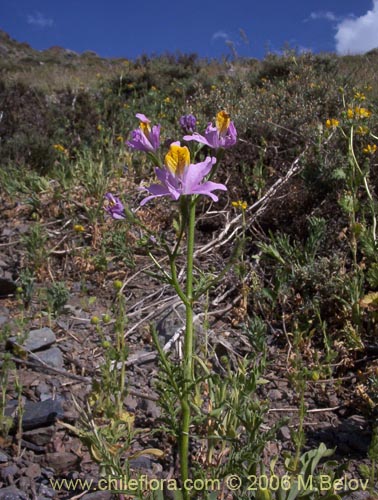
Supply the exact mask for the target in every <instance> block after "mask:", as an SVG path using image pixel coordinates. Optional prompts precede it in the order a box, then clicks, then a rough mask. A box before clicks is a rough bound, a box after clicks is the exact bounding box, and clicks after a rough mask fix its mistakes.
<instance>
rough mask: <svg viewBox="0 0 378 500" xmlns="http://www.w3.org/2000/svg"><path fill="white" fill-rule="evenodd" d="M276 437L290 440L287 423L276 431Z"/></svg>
mask: <svg viewBox="0 0 378 500" xmlns="http://www.w3.org/2000/svg"><path fill="white" fill-rule="evenodd" d="M278 437H279V439H280V440H281V441H290V439H291V433H290V429H289V427H288V426H287V425H284V426H283V427H281V429H280V430H279V431H278Z"/></svg>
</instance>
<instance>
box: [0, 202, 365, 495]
mask: <svg viewBox="0 0 378 500" xmlns="http://www.w3.org/2000/svg"><path fill="white" fill-rule="evenodd" d="M3 201H4V203H3V208H2V212H1V218H2V222H1V228H0V268H1V269H0V272H1V274H0V278H1V279H2V282H1V288H0V289H1V295H2V296H1V298H0V323H1V325H2V327H3V328H4V327H6V328H8V333H9V335H10V336H15V337H16V340H14V341H13V342H12V341H11V342H9V341H8V342H7V343H5V342H4V343H3V345H2V349H3V350H4V352H7V353H8V355H9V356H10V357H11V360H12V361H13V363H14V367H15V368H11V369H10V370H9V372H8V374H9V379H8V380H7V381H5V380H3V384H6V385H3V390H5V391H6V413H7V415H9V417H10V418H11V419H13V424H12V427H11V429H10V431H9V433H4V432H3V437H2V438H0V445H1V450H0V500H1V499H5V498H7V499H18V498H20V499H23V498H25V499H28V498H30V499H38V500H42V499H47V498H62V499H63V498H82V499H83V500H89V499H92V500H94V499H97V500H100V499H110V498H113V497H112V496H111V494H110V493H108V492H99V491H94V490H93V491H85V490H84V491H83V490H80V489H76V490H75V491H73V490H72V491H69V492H68V491H67V490H64V489H62V490H61V491H54V490H53V488H52V486H51V482H50V480H51V479H64V478H66V479H72V480H76V479H78V478H82V479H93V480H94V484H96V481H98V479H99V477H100V470H99V467H98V465H97V464H96V462H95V460H94V458H93V454H91V453H90V451H89V449H88V447H87V446H86V445H85V444H84V443H83V442H82V440H80V439H79V437H77V436H76V435H75V433H74V432H72V430H71V429H70V428H69V427H67V424H68V425H71V426H74V427H77V428H80V425H81V422H80V411H81V410H83V409H84V410H85V409H88V408H90V407H89V406H88V397H89V395H90V394H91V390H92V389H93V383H94V381H95V380H99V377H100V372H101V367H102V366H103V364H104V339H105V340H107V341H108V342H110V343H111V344H114V342H115V338H114V321H115V319H114V315H112V313H111V311H112V310H113V308H114V303H115V292H114V288H113V283H114V280H121V281H122V283H123V284H124V287H123V293H124V296H125V299H126V313H127V318H128V323H127V325H126V326H125V338H126V341H127V345H128V348H129V357H128V362H127V383H128V388H129V393H128V396H127V398H126V400H125V410H126V411H127V413H128V414H130V415H133V416H134V418H135V425H136V426H137V427H138V428H141V429H151V428H152V429H153V428H155V427H156V426H157V422H158V421H159V416H160V409H159V405H158V401H157V397H158V396H157V393H156V391H155V386H154V380H155V379H156V373H157V369H158V366H157V360H156V351H155V348H154V346H153V342H152V339H151V334H150V326H149V325H150V324H151V323H153V324H155V325H156V327H157V330H158V333H159V335H160V338H161V340H162V342H163V343H164V344H166V343H167V342H169V339H170V338H172V336H176V337H177V338H178V340H177V341H175V342H173V343H172V347H171V349H172V350H175V349H176V348H177V346H178V343H179V338H180V336H179V335H176V334H177V332H179V331H180V329H181V328H182V326H183V324H184V316H183V310H182V306H180V301H178V300H177V298H176V297H175V295H174V294H173V293H172V291H171V289H170V288H169V286H168V285H162V284H161V283H160V282H159V281H158V280H157V279H155V278H154V277H151V276H150V275H147V274H145V273H143V272H141V271H142V270H146V269H147V270H151V268H150V267H149V266H151V261H150V259H149V257H148V256H147V255H146V252H145V250H144V249H140V250H138V249H136V250H135V251H136V253H135V255H134V261H135V267H134V268H130V267H128V266H127V265H126V264H124V263H122V262H120V261H116V260H108V262H107V266H106V269H101V268H100V269H99V268H98V267H97V268H96V266H95V265H94V264H93V261H90V260H87V261H85V259H83V258H82V254H80V253H79V252H75V251H74V250H75V248H76V247H79V246H87V247H88V248H89V249H90V251H93V252H96V251H98V248H99V241H100V239H101V235H102V230H103V226H101V224H99V225H97V226H93V225H92V226H91V225H90V224H89V222H88V221H87V220H85V216H84V215H83V213H81V218H82V221H83V226H84V228H85V230H84V232H83V233H80V234H78V233H75V231H74V230H73V229H72V223H70V222H69V220H70V219H69V217H68V216H64V217H61V218H56V214H54V206H53V203H52V202H51V201H50V200H47V201H45V205H44V206H43V207H42V209H40V210H39V216H38V218H39V223H40V224H42V226H43V227H44V228H45V229H46V231H47V232H48V235H49V240H48V247H49V249H50V251H49V256H48V258H47V259H46V260H45V261H44V262H43V263H41V265H40V266H39V268H38V269H37V273H36V274H37V279H36V281H35V284H34V286H35V291H34V294H33V297H32V299H31V301H30V303H29V304H24V302H23V300H22V299H20V297H19V296H18V295H17V290H16V288H17V286H19V276H20V271H21V270H22V269H24V268H25V267H26V266H27V256H26V255H25V248H24V247H23V245H22V244H21V243H20V242H21V241H22V237H23V235H25V234H28V232H29V230H30V228H31V226H32V225H33V224H35V218H33V217H34V216H33V213H35V212H33V210H32V209H31V207H30V206H29V205H18V204H14V203H13V202H12V201H11V200H9V199H4V200H3ZM78 210H79V209H78ZM162 213H163V212H162ZM142 215H143V216H144V219H145V221H147V222H148V221H150V223H151V220H152V221H153V224H160V227H161V228H162V229H164V228H165V227H166V226H167V225H168V224H167V223H166V221H165V220H164V217H163V215H160V216H159V217H161V220H160V221H159V220H157V216H156V214H154V213H153V211H152V210H147V209H146V211H145V212H144V213H142ZM214 217H215V216H214ZM212 220H213V221H215V224H213V225H211V224H210V225H208V224H204V223H203V224H202V225H201V223H199V225H198V238H197V245H202V244H203V243H205V242H208V241H210V239H211V238H212V236H213V234H214V231H215V230H216V229H215V228H216V227H218V221H217V220H216V218H215V219H214V218H213V219H212ZM111 223H113V222H112V221H109V220H107V221H106V223H105V224H111ZM165 225H166V226H165ZM136 237H137V235H135V234H134V233H133V232H132V230H131V232H130V238H131V240H132V239H133V238H136ZM226 253H227V252H226ZM160 257H162V254H160V255H159V251H158V258H160ZM223 259H224V256H223V255H221V253H220V252H217V251H216V252H213V254H212V253H209V254H207V255H206V256H202V257H201V265H202V266H205V267H206V266H207V267H208V268H212V269H216V268H218V269H219V268H222V263H223V265H224V260H223ZM63 280H64V281H65V283H66V286H67V288H68V289H69V292H70V294H69V299H68V302H67V304H66V305H65V307H64V308H63V309H62V310H61V312H59V314H57V315H55V316H54V315H52V316H51V315H48V314H47V313H46V312H43V310H45V311H46V308H44V307H43V304H42V307H41V300H42V299H41V298H40V296H39V294H38V290H42V289H43V287H45V286H46V283H50V282H53V281H63ZM241 301H242V298H241V295H240V292H239V291H238V287H237V286H235V278H234V277H233V276H232V275H231V274H228V275H227V276H226V277H225V279H224V280H223V281H222V284H221V285H219V286H218V288H217V289H216V290H215V291H213V292H212V294H211V297H210V299H209V307H208V309H209V316H208V318H207V319H208V322H209V326H208V332H209V338H210V340H209V341H210V342H211V344H212V347H213V348H214V352H218V354H219V357H220V356H221V355H222V353H227V354H229V356H230V358H232V359H237V357H238V356H243V355H245V354H247V353H248V349H249V348H248V345H247V344H246V342H245V339H243V335H242V329H241V326H240V325H241V323H242V319H243V314H245V311H243V307H242V306H243V304H242V302H241ZM25 306H26V307H25ZM41 310H42V313H41ZM195 312H196V313H197V314H200V313H201V304H198V305H197V306H196V311H195ZM105 314H110V320H109V321H108V322H107V323H106V322H104V321H103V320H102V319H103V317H104V315H105ZM94 317H97V318H99V319H100V326H101V334H100V329H99V324H98V323H97V324H96V320H93V318H94ZM200 320H201V318H200ZM42 328H45V329H47V330H44V332H45V333H46V332H49V334H48V335H47V333H46V335H45V337H49V335H50V333H51V332H52V334H53V337H49V339H48V340H46V343H45V344H44V343H43V342H42V345H39V346H38V347H37V348H35V347H33V348H29V349H26V348H20V347H18V341H17V334H18V333H19V332H20V331H23V332H25V333H29V332H33V331H35V330H37V331H38V330H40V329H42ZM198 332H199V335H201V328H198ZM33 335H35V334H30V336H31V337H33ZM42 336H43V335H42ZM266 342H267V346H268V349H267V353H268V360H267V369H266V372H265V373H264V374H263V378H264V380H265V384H264V385H263V386H261V390H260V397H261V399H262V400H266V401H267V402H268V404H269V411H268V412H267V413H266V415H265V420H264V423H263V429H269V428H272V426H274V425H275V424H276V423H277V422H279V424H278V433H277V438H276V439H275V440H274V441H272V442H270V443H269V444H268V446H267V449H266V451H265V456H264V460H265V462H266V463H268V462H269V461H270V460H271V459H272V458H273V457H274V456H275V455H279V456H281V457H282V456H283V453H284V452H285V451H293V442H292V437H291V431H292V429H295V428H296V426H297V424H298V394H297V392H296V391H295V390H294V388H293V385H292V384H291V382H290V373H289V368H288V367H289V364H288V359H289V356H290V352H289V346H288V344H287V342H286V341H285V335H284V333H283V332H282V331H281V330H279V329H278V328H274V325H270V328H269V329H268V336H267V339H266ZM367 362H369V354H367V353H361V354H358V355H356V356H355V357H354V359H351V360H350V362H349V366H348V365H347V364H345V366H343V367H340V369H339V370H338V371H337V372H335V373H337V375H336V376H335V375H334V376H333V377H332V378H330V379H322V380H314V381H312V382H310V383H307V385H306V391H305V406H306V410H307V413H306V417H305V421H304V429H305V433H306V449H311V448H314V447H317V446H319V445H320V443H322V442H323V443H325V444H326V445H327V447H329V448H335V453H334V455H333V457H332V458H333V459H334V460H336V461H337V462H339V463H345V464H346V465H347V470H348V473H349V475H350V477H358V478H359V477H360V475H359V466H360V465H361V464H369V461H368V459H367V451H368V447H369V444H370V441H371V424H372V422H371V421H369V414H368V413H367V412H365V410H364V408H363V406H361V404H360V402H358V401H357V400H356V398H355V397H354V394H355V390H354V389H355V386H356V384H357V383H358V377H359V369H360V368H361V366H363V365H364V363H367ZM17 387H21V390H19V391H17ZM74 401H75V402H76V404H75V402H74ZM20 408H23V417H22V421H21V423H20V422H19V419H18V417H17V412H18V411H19V410H20ZM88 411H89V410H88ZM148 435H149V434H148V433H147V434H143V438H140V439H139V440H137V441H136V443H135V445H134V448H135V449H138V447H139V448H143V447H144V448H158V449H160V450H162V451H163V452H164V456H163V457H161V458H157V457H154V456H147V455H146V456H140V457H138V458H135V459H133V461H132V462H131V468H132V469H138V470H141V471H144V472H145V473H146V474H149V475H150V476H151V477H168V476H170V477H171V476H172V474H174V470H175V464H176V456H175V447H174V445H173V444H172V440H170V439H168V438H166V437H164V434H162V433H160V434H158V435H157V436H156V435H153V436H152V437H150V438H149V437H146V436H148ZM92 489H94V486H92ZM365 497H366V495H365ZM114 498H116V497H114ZM225 498H226V497H225ZM230 498H231V497H230ZM356 498H357V497H356ZM360 498H364V496H361V497H360Z"/></svg>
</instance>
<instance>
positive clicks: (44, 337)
mask: <svg viewBox="0 0 378 500" xmlns="http://www.w3.org/2000/svg"><path fill="white" fill-rule="evenodd" d="M9 342H11V343H13V344H15V343H16V344H18V343H20V340H19V339H18V338H17V337H11V338H10V339H9ZM54 342H56V337H55V334H54V332H53V331H52V330H51V328H47V327H45V328H39V329H38V330H30V332H29V334H28V336H27V338H26V339H25V341H24V342H23V343H22V345H23V347H25V349H27V350H28V351H32V352H33V351H37V350H38V349H43V348H46V347H49V346H50V345H52V344H54Z"/></svg>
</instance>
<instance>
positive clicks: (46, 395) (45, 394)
mask: <svg viewBox="0 0 378 500" xmlns="http://www.w3.org/2000/svg"><path fill="white" fill-rule="evenodd" d="M35 393H36V395H37V396H38V397H39V399H40V400H41V401H46V399H51V396H52V391H51V387H50V386H49V384H47V383H46V382H45V381H42V382H40V383H39V384H38V386H37V387H36V389H35Z"/></svg>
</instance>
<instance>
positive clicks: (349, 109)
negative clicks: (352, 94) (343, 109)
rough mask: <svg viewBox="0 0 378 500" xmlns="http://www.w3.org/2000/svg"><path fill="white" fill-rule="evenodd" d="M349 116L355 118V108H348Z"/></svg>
mask: <svg viewBox="0 0 378 500" xmlns="http://www.w3.org/2000/svg"><path fill="white" fill-rule="evenodd" d="M347 117H348V118H353V117H354V111H353V109H351V108H348V111H347Z"/></svg>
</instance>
